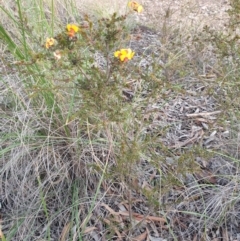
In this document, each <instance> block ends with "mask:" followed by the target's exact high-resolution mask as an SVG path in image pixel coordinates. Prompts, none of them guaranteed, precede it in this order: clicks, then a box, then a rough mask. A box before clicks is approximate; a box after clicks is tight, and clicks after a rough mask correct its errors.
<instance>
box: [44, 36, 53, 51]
mask: <svg viewBox="0 0 240 241" xmlns="http://www.w3.org/2000/svg"><path fill="white" fill-rule="evenodd" d="M54 43H55V39H54V38H47V40H46V43H45V47H46V49H49V48H50V47H51V46H53V45H54Z"/></svg>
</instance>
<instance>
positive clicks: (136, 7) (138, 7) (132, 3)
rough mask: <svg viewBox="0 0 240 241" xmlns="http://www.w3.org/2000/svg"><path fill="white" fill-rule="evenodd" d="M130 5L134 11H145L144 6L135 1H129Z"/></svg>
mask: <svg viewBox="0 0 240 241" xmlns="http://www.w3.org/2000/svg"><path fill="white" fill-rule="evenodd" d="M128 7H129V8H130V9H132V10H133V11H136V12H138V13H141V12H142V11H143V6H142V5H141V4H139V3H138V2H135V1H130V2H129V3H128Z"/></svg>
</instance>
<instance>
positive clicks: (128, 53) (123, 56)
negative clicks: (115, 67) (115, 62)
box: [114, 49, 135, 62]
mask: <svg viewBox="0 0 240 241" xmlns="http://www.w3.org/2000/svg"><path fill="white" fill-rule="evenodd" d="M134 54H135V53H134V52H133V51H132V50H131V49H120V50H117V51H116V52H114V56H115V57H116V58H119V59H120V60H121V61H122V62H127V61H128V60H130V59H132V58H133V56H134Z"/></svg>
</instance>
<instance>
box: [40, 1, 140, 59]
mask: <svg viewBox="0 0 240 241" xmlns="http://www.w3.org/2000/svg"><path fill="white" fill-rule="evenodd" d="M128 7H129V8H130V9H131V10H133V11H136V12H138V13H141V12H142V11H143V7H142V5H140V4H139V3H137V2H135V1H130V2H129V3H128ZM87 28H88V26H87ZM77 32H79V27H78V26H77V25H76V24H67V26H66V33H65V34H66V35H65V36H68V40H70V41H72V42H73V41H76V40H77V36H76V34H77ZM56 39H57V41H56V40H55V39H54V38H47V39H46V42H45V47H46V49H49V48H51V47H52V46H54V45H56V44H59V38H58V37H56ZM60 44H61V43H60ZM134 54H135V53H134V52H133V51H132V50H131V49H130V48H128V49H120V50H117V51H115V52H114V56H115V57H116V58H118V59H119V60H120V61H121V62H124V63H125V62H127V61H128V60H131V59H132V58H133V56H134ZM53 55H54V57H55V59H56V60H59V59H61V52H60V51H59V50H55V51H54V52H53Z"/></svg>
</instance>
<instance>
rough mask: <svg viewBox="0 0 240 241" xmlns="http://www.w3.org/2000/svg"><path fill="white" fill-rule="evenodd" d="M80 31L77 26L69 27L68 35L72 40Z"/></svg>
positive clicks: (71, 25) (69, 25) (70, 25)
mask: <svg viewBox="0 0 240 241" xmlns="http://www.w3.org/2000/svg"><path fill="white" fill-rule="evenodd" d="M78 30H79V28H78V26H77V25H75V24H68V25H67V35H68V36H69V37H71V38H72V37H74V36H75V34H76V33H77V32H78Z"/></svg>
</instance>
